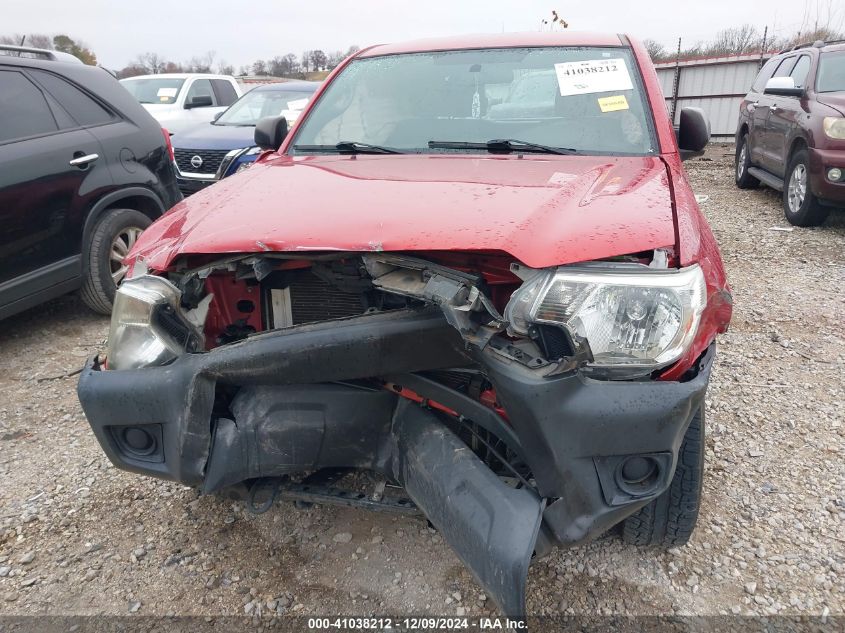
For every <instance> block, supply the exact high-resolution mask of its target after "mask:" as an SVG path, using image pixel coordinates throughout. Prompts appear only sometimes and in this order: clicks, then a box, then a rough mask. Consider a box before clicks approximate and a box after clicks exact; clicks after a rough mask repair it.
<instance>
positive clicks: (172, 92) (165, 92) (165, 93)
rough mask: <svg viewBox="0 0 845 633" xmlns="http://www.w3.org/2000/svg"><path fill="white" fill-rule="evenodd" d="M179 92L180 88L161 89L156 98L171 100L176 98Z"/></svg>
mask: <svg viewBox="0 0 845 633" xmlns="http://www.w3.org/2000/svg"><path fill="white" fill-rule="evenodd" d="M177 92H179V89H178V88H159V89H158V92H157V93H156V96H157V97H164V98H166V99H169V98H173V97H175V96H176V93H177Z"/></svg>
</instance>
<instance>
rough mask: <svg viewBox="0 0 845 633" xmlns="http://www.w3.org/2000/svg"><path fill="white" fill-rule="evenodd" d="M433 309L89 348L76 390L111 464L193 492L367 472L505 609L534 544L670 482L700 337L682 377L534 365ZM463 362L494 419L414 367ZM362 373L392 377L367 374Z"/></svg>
mask: <svg viewBox="0 0 845 633" xmlns="http://www.w3.org/2000/svg"><path fill="white" fill-rule="evenodd" d="M448 312H449V311H448V310H444V309H443V306H442V305H441V306H440V308H437V307H433V306H429V307H427V308H420V309H402V310H396V311H392V312H385V313H379V314H371V315H365V316H360V317H353V318H347V319H340V320H335V321H330V322H323V323H316V324H309V325H301V326H295V327H291V328H286V329H283V330H275V331H269V332H265V333H262V334H259V335H255V336H253V337H250V338H248V339H246V340H244V341H241V342H238V343H234V344H230V345H226V346H222V347H219V348H217V349H214V350H212V351H210V352H208V353H203V354H185V355H183V356H181V357H180V358H178V359H177V360H175V361H174V362H172V363H171V364H169V365H166V366H161V367H146V368H143V369H137V370H124V371H103V370H102V368H101V367H100V364H99V362H98V361H97V359H92V360H91V361H89V363H88V364H87V365H86V367H85V369H84V370H83V372H82V374H81V377H80V380H79V388H78V392H79V398H80V401H81V403H82V406H83V409H84V411H85V414H86V416H87V418H88V420H89V422H90V424H91V427H92V429H93V430H94V433H95V434H96V436H97V439H98V440H99V442H100V444H101V445H102V447H103V449H104V450H105V452H106V453H107V454H108V456H109V458H110V459H111V460H112V462H113V463H114V464H115V465H116V466H118V467H120V468H123V469H126V470H129V471H132V472H136V473H141V474H148V475H153V476H156V477H161V478H165V479H170V480H174V481H179V482H182V483H185V484H188V485H191V486H195V487H199V488H201V489H202V490H203V491H205V492H214V491H216V490H220V489H221V488H223V487H226V486H229V485H233V484H237V483H239V482H244V481H249V480H254V479H258V478H265V477H282V476H285V475H288V474H293V473H303V472H310V471H317V470H320V469H323V468H335V467H353V468H359V469H366V470H372V471H376V472H380V473H383V474H385V475H386V476H387V477H389V478H390V479H392V480H394V481H396V482H397V483H399V484H400V485H402V486H403V487H404V488H405V490H406V491H407V493H408V496H410V497H411V499H412V500H413V501H414V503H416V505H417V506H418V507H419V508H420V509H421V510H422V511H423V512H424V513H425V514H426V516H427V517H428V518H429V520H430V521H431V522H432V523H433V524H434V525H435V527H437V528H438V529H439V530H440V531H441V532H442V534H443V535H444V538H445V539H446V540H447V542H449V543H450V545H451V546H452V547H453V548H454V549H455V551H456V552H457V554H458V555H459V556H460V558H461V559H462V560H463V562H464V563H465V564H466V565H467V567H468V568H469V569H470V570H471V571H472V572H473V574H474V575H475V576H476V578H477V579H478V581H479V582H480V584H481V585H482V586H483V587H484V588H485V590H486V591H488V592H489V594H490V595H491V597H492V598H493V599H494V600H496V602H497V603H498V604H499V606H500V607H501V609H502V610H503V612H505V613H506V614H508V615H511V616H518V617H521V616H523V615H524V611H525V599H524V589H525V582H526V575H527V569H528V565H529V563H530V560H531V557H532V555H533V554H534V553H535V552H536V553H543V552H545V551H548V549H549V547H551V546H554V545H561V546H571V545H574V544H577V543H581V542H583V541H585V540H588V539H590V538H592V537H594V536H597V535H599V534H601V533H602V532H604V531H606V530H607V529H608V528H610V527H612V526H613V525H615V524H616V523H618V522H619V521H621V520H623V519H624V518H626V517H627V516H629V515H630V514H632V513H633V512H635V511H636V510H638V509H639V508H640V507H642V506H643V505H644V504H646V503H648V502H649V501H651V500H652V499H654V498H655V497H656V496H658V495H659V494H660V493H662V492H663V491H664V490H665V489H666V488H667V487H668V485H669V483H670V481H671V478H672V475H673V473H674V470H675V465H676V462H677V458H678V450H679V447H680V444H681V441H682V439H683V436H684V433H685V431H686V428H687V426H688V425H689V422H690V420H691V419H692V417H693V415H694V414H695V412H696V411H697V410H698V408H699V407H700V406H701V405H702V401H703V398H704V393H705V390H706V387H707V383H708V380H709V375H710V369H711V365H712V361H713V356H714V353H715V347H714V345H711V346H710V348H709V349H708V350H707V351H706V352H705V353H704V354H703V355H702V357H701V358H700V359H699V361H698V363H697V367H696V368H695V369H696V371H694V372H690V375H692V377H691V378H690V379H688V380H686V381H684V382H670V381H656V380H650V379H644V380H637V381H609V380H595V379H591V378H589V377H585V376H584V375H583V374H582V373H581V372H579V371H577V370H572V371H568V372H564V373H555V374H549V373H548V372H538V371H537V370H535V369H532V368H531V367H530V366H529V365H527V364H526V363H524V362H519V359H516V360H514V359H513V358H511V357H509V355H508V354H506V353H502V345H501V344H500V343H497V342H496V341H497V338H495V337H498V335H495V337H494V334H495V333H489V334H486V335H485V339H486V340H487V341H488V342H489V343H490V344H488V345H484V346H483V347H479V346H476V347H474V346H471V345H467V341H466V340H465V338H462V335H461V334H459V330H458V328H457V327H455V325H456V318H448V319H447V317H448ZM444 314H447V316H444ZM457 317H458V318H459V317H460V315H459V314H458V315H457ZM469 365H473V366H477V367H480V368H481V370H482V371H483V372H484V373H485V374H486V375H487V377H488V378H489V380H490V382H491V383H492V384H493V386H494V388H495V391H496V395H497V400H498V402H499V404H500V405H501V407H502V408H503V409H504V411H506V412H507V419H505V418H504V417H503V416H502V415H501V412H500V410H497V409H495V408H491V407H488V406H485V405H484V404H482V403H481V402H479V401H478V400H477V399H473V398H469V397H467V396H466V395H464V394H462V393H460V392H458V391H455V390H453V389H451V388H449V387H448V386H445V385H443V384H441V383H439V382H436V381H434V380H431V379H430V377H428V375H427V374H426V372H431V371H433V370H441V369H448V368H456V367H466V366H469ZM693 374H694V375H693ZM373 378H379V379H383V382H384V384H385V385H388V386H390V388H374V387H373V386H372V385H371V384H368V383H367V382H366V380H367V379H373ZM404 389H410V390H412V391H413V393H415V394H417V395H418V396H419V399H420V400H421V402H420V403H417V402H412V401H410V400H408V399H407V398H405V397H403V390H404ZM224 396H225V397H224ZM435 402H436V403H438V405H439V408H435V407H432V406H428V405H430V404H431V403H435ZM224 403H225V404H224ZM442 411H449V412H451V414H452V417H454V418H456V419H458V420H460V421H472V423H473V424H476V425H478V426H480V427H482V428H483V429H485V430H486V431H488V432H489V433H491V434H492V435H493V436H495V437H497V438H500V439H501V440H502V441H503V443H504V444H505V445H507V446H508V447H509V449H510V450H511V451H512V452H513V454H515V455H517V456H518V457H519V458H520V460H521V461H522V462H523V463H524V464H525V465H526V466H527V469H528V470H527V472H530V477H529V479H530V483H529V485H525V483H523V484H522V485H518V486H516V487H514V486H512V485H507V484H506V483H505V482H504V480H503V479H502V478H500V477H499V476H497V475H496V474H495V473H494V472H493V471H492V470H491V469H490V468H489V467H488V465H487V464H485V463H484V462H483V461H482V460H481V459H479V457H478V456H477V455H476V454H475V453H474V452H473V451H472V450H470V448H469V447H468V446H467V444H466V443H465V442H463V441H462V440H461V439H460V438H459V437H458V435H456V434H455V433H454V432H453V431H452V430H450V429H449V427H448V426H447V425H446V424H444V422H443V415H444V414H443V413H442ZM635 458H636V459H646V460H648V462H649V463H650V464H652V465H653V467H654V474H653V476H652V477H651V478H650V479H649V480H648V481H647V482H646V484H643V483H642V482H640V483H637V484H633V483H631V482H626V481H625V479H624V477H623V476H622V475H621V473H622V472H623V470H624V464H625V463H626V462H627V461H628V460H631V459H635Z"/></svg>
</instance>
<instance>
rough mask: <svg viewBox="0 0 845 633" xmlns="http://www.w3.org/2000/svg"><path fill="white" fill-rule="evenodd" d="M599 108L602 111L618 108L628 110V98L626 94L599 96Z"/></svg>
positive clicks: (614, 110)
mask: <svg viewBox="0 0 845 633" xmlns="http://www.w3.org/2000/svg"><path fill="white" fill-rule="evenodd" d="M599 108H601V111H602V112H616V111H617V110H627V109H628V100H627V99H626V98H625V95H616V96H615V97H599Z"/></svg>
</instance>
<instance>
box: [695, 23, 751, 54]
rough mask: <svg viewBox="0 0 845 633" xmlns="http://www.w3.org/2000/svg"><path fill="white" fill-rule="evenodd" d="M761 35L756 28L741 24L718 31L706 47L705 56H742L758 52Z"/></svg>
mask: <svg viewBox="0 0 845 633" xmlns="http://www.w3.org/2000/svg"><path fill="white" fill-rule="evenodd" d="M762 42H763V35H762V34H761V33H760V31H758V30H757V27H756V26H753V25H751V24H743V25H742V26H737V27H732V28H728V29H724V30H722V31H719V32H718V33H717V34H716V37H715V38H714V39H713V40H712V41H711V42H710V43H709V44H708V45H707V47H706V49H705V54H707V55H710V56H711V57H716V56H719V55H744V54H747V53H753V52H757V51H759V50H760V46H761V44H762Z"/></svg>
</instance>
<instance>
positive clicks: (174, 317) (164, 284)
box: [108, 275, 202, 369]
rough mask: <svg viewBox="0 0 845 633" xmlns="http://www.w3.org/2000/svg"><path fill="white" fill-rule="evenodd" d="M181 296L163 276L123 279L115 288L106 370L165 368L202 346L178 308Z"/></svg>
mask: <svg viewBox="0 0 845 633" xmlns="http://www.w3.org/2000/svg"><path fill="white" fill-rule="evenodd" d="M181 297H182V293H181V292H180V291H179V289H178V288H177V287H176V286H174V285H173V284H172V283H170V282H169V281H167V280H166V279H164V278H162V277H155V276H153V275H141V276H140V277H133V278H132V279H126V280H125V281H124V282H123V283H122V284H121V285H120V287H119V288H118V289H117V293H116V294H115V298H114V308H113V309H112V317H111V329H110V330H109V343H108V368H109V369H138V368H140V367H149V366H151V365H164V364H165V363H168V362H170V361H172V360H174V359H176V358H177V357H178V356H181V355H182V354H184V353H185V352H186V351H195V350H197V349H199V348H200V347H201V345H202V335H201V334H200V332H199V331H198V330H197V328H195V327H194V326H193V325H192V324H191V323H190V322H189V321H188V320H187V317H186V316H185V315H184V313H183V312H182V309H181V307H180V299H181Z"/></svg>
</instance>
